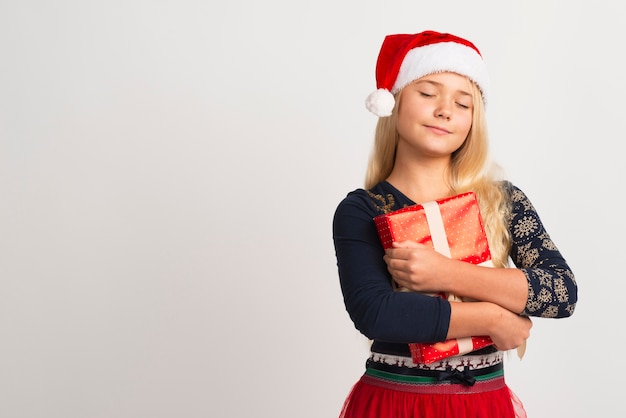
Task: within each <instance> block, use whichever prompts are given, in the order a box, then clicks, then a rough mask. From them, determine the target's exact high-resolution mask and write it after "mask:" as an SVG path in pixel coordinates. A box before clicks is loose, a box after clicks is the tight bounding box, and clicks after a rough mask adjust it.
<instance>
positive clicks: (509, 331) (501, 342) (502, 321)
mask: <svg viewBox="0 0 626 418" xmlns="http://www.w3.org/2000/svg"><path fill="white" fill-rule="evenodd" d="M498 310H499V312H497V313H496V316H495V317H494V321H493V324H492V325H491V328H492V331H491V332H490V333H489V336H490V337H491V340H492V341H493V343H494V346H495V347H496V348H497V349H498V350H501V351H507V350H512V349H514V348H517V347H519V346H520V345H522V344H523V343H524V341H526V340H527V339H528V337H530V329H531V328H532V326H533V323H532V321H531V319H530V318H529V317H527V316H522V315H518V314H516V313H513V312H511V311H508V310H506V309H504V308H502V307H499V306H498Z"/></svg>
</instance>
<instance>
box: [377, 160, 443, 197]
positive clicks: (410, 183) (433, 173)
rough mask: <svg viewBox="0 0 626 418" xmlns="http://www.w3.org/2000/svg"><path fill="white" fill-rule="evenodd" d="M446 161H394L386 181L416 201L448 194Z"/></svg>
mask: <svg viewBox="0 0 626 418" xmlns="http://www.w3.org/2000/svg"><path fill="white" fill-rule="evenodd" d="M447 173H448V161H447V160H428V161H424V162H415V161H413V162H411V163H410V164H407V163H406V162H403V161H401V160H399V161H396V163H395V165H394V168H393V170H392V172H391V174H390V175H389V177H387V181H388V182H389V183H391V184H392V185H393V186H394V187H395V188H396V189H398V190H400V191H401V192H402V193H404V194H405V195H406V196H407V197H408V198H410V199H411V200H413V201H414V202H416V203H423V202H428V201H431V200H437V199H442V198H444V197H448V196H449V195H450V187H449V186H448V183H447V181H446V180H447Z"/></svg>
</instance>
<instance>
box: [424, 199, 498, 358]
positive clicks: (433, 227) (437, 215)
mask: <svg viewBox="0 0 626 418" xmlns="http://www.w3.org/2000/svg"><path fill="white" fill-rule="evenodd" d="M422 207H423V208H424V214H425V215H426V221H427V222H428V228H429V229H430V237H431V239H432V242H433V247H434V248H435V251H437V252H438V253H439V254H442V255H445V256H446V257H448V258H452V253H451V252H450V245H449V244H448V235H447V234H446V228H445V226H444V224H443V218H442V217H441V211H440V210H439V204H438V203H437V202H435V201H432V202H426V203H423V204H422ZM479 266H485V267H493V262H492V261H491V259H489V260H487V261H483V262H482V263H480V264H479ZM448 300H449V301H450V302H462V299H461V298H459V297H458V296H456V295H453V294H452V293H449V294H448ZM457 343H458V345H459V353H469V352H471V351H473V350H474V344H473V343H472V337H464V338H457Z"/></svg>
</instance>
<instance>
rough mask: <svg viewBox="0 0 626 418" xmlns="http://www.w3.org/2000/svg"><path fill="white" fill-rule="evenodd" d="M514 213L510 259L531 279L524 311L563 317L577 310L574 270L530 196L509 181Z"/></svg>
mask: <svg viewBox="0 0 626 418" xmlns="http://www.w3.org/2000/svg"><path fill="white" fill-rule="evenodd" d="M509 187H510V190H509V191H510V194H511V200H512V204H513V206H512V216H511V219H510V222H509V231H510V234H511V238H512V247H511V253H510V256H511V259H512V260H513V262H514V264H515V265H516V266H517V267H518V268H519V269H521V270H522V271H523V272H524V274H525V275H526V279H527V280H528V301H527V302H526V308H525V309H524V312H523V314H524V315H527V316H536V317H544V318H564V317H569V316H571V315H572V314H573V313H574V308H575V306H576V302H577V300H578V287H577V284H576V280H575V278H574V273H573V272H572V270H571V269H570V267H569V265H568V264H567V262H566V261H565V259H564V258H563V256H562V255H561V253H560V252H559V250H558V249H557V247H556V245H555V244H554V242H552V239H550V236H549V235H548V232H547V231H546V229H545V228H544V226H543V224H542V223H541V220H540V219H539V215H538V214H537V212H536V210H535V208H534V207H533V205H532V203H531V202H530V200H529V199H528V197H527V196H526V195H525V194H524V193H523V192H522V191H521V190H520V189H519V188H517V187H515V186H513V185H511V184H509Z"/></svg>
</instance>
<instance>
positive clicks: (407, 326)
mask: <svg viewBox="0 0 626 418" xmlns="http://www.w3.org/2000/svg"><path fill="white" fill-rule="evenodd" d="M379 197H380V198H382V199H384V197H383V195H379ZM391 200H392V201H393V199H391ZM389 204H393V203H389ZM394 209H395V208H394ZM377 214H379V212H377V208H376V206H375V205H374V203H373V201H372V197H371V196H370V195H368V194H367V192H365V191H363V190H357V191H355V192H353V193H350V194H349V195H348V196H347V197H346V198H345V199H344V200H343V201H342V202H341V203H340V204H339V206H338V207H337V210H336V212H335V215H334V218H333V240H334V244H335V253H336V256H337V266H338V270H339V278H340V284H341V290H342V292H343V297H344V302H345V306H346V310H347V311H348V314H349V315H350V318H351V319H352V321H353V322H354V324H355V327H356V328H357V329H358V330H359V331H360V332H361V333H362V334H364V335H365V336H366V337H368V338H370V339H373V340H379V341H386V342H392V343H410V342H434V341H443V340H444V339H445V337H446V334H447V332H448V326H449V324H450V304H449V302H447V301H446V300H444V299H441V298H436V297H431V296H426V295H422V294H419V293H409V292H395V291H394V290H393V287H392V284H391V276H390V275H389V273H388V271H387V265H386V263H385V262H384V260H383V255H384V250H383V248H382V245H381V244H380V240H379V238H378V234H377V232H376V226H375V224H374V222H373V217H374V216H375V215H377Z"/></svg>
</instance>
